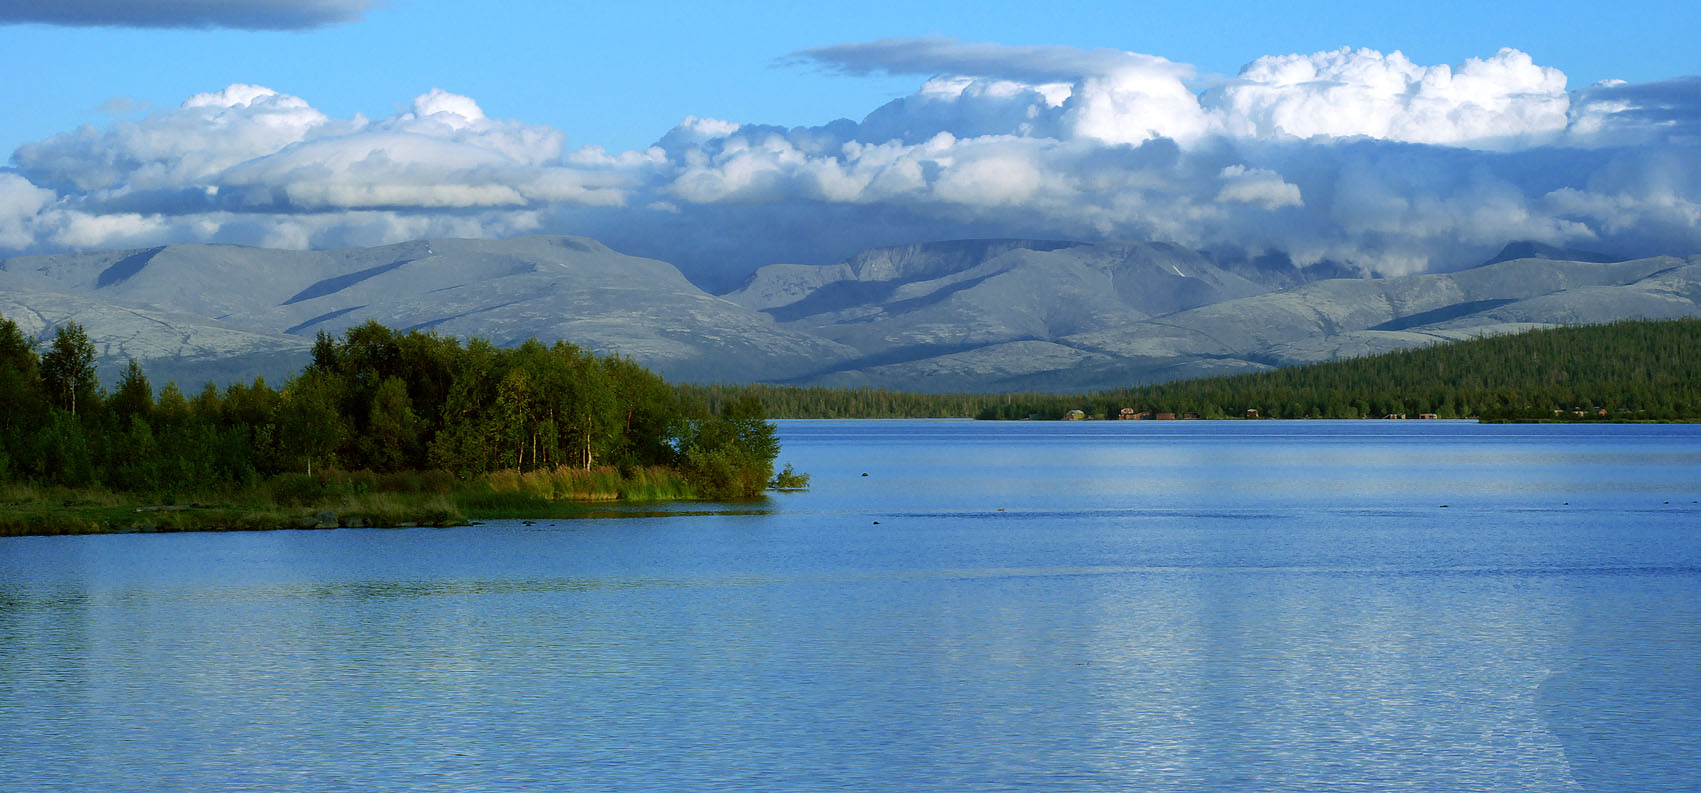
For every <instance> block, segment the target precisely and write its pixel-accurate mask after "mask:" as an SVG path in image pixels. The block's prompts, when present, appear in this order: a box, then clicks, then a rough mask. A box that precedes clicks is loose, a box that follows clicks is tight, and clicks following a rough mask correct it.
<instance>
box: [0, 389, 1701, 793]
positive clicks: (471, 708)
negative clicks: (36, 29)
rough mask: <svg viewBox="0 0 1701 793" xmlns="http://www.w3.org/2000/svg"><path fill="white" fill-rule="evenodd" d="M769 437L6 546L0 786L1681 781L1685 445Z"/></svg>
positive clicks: (1699, 653) (1146, 786) (902, 428)
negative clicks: (493, 507)
mask: <svg viewBox="0 0 1701 793" xmlns="http://www.w3.org/2000/svg"><path fill="white" fill-rule="evenodd" d="M780 432H781V438H782V440H783V442H784V446H785V451H784V453H783V454H782V455H781V458H780V459H781V461H782V462H785V461H790V462H793V463H795V464H796V466H797V468H798V469H799V470H802V471H807V472H809V473H810V474H812V475H813V486H812V488H811V490H810V491H808V492H804V493H787V494H779V495H776V496H774V497H772V498H770V499H769V500H767V501H766V502H764V503H761V504H756V505H736V506H731V507H726V508H714V509H708V510H705V509H703V508H702V505H688V506H686V507H675V508H673V509H675V510H678V511H679V514H671V515H663V516H650V517H624V518H598V519H584V520H573V521H539V522H536V523H535V524H534V525H526V524H525V523H520V522H499V523H490V524H486V525H480V526H472V527H465V528H455V529H404V530H354V529H345V530H330V531H280V532H255V533H250V532H235V533H215V534H147V535H112V536H95V537H26V538H8V539H0V789H4V790H6V791H106V790H111V791H133V790H144V789H145V790H158V791H224V790H290V791H368V790H409V791H439V790H440V791H464V790H498V791H505V790H584V791H597V790H611V791H612V790H618V791H718V790H773V791H826V790H835V791H839V790H842V791H983V790H984V791H991V790H1016V789H1022V790H1037V791H1112V790H1115V791H1302V790H1303V791H1335V790H1341V791H1360V790H1362V791H1386V790H1412V791H1440V790H1445V791H1469V790H1532V791H1679V790H1682V791H1692V790H1695V789H1697V787H1698V786H1701V738H1698V737H1697V736H1701V504H1698V503H1697V502H1698V501H1701V426H1671V425H1665V426H1659V425H1630V426H1625V425H1542V426H1528V425H1477V424H1473V423H1465V422H1450V421H1445V422H1444V421H1404V422H1401V421H1356V422H1346V421H1342V422H1330V421H1295V422H1277V421H1264V422H1244V421H1218V422H1196V421H1195V422H1086V423H1079V422H1008V423H988V422H966V421H860V422H858V421H842V422H839V421H819V422H818V421H800V422H780ZM864 474H866V476H864ZM717 510H720V511H717ZM705 512H707V513H709V514H703V513H705Z"/></svg>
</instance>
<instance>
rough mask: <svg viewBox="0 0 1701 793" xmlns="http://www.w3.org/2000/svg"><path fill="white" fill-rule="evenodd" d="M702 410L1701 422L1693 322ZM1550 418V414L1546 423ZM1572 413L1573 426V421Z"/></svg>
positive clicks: (814, 393)
mask: <svg viewBox="0 0 1701 793" xmlns="http://www.w3.org/2000/svg"><path fill="white" fill-rule="evenodd" d="M685 388H688V389H690V390H691V391H692V392H693V393H695V394H697V395H698V396H702V397H704V398H705V399H708V400H709V401H711V402H717V403H718V402H727V401H731V400H733V399H736V398H738V397H740V396H743V395H746V394H754V395H755V396H757V397H759V398H760V399H761V400H762V401H763V403H764V404H765V405H766V406H767V408H768V411H769V415H772V416H776V417H783V418H859V417H869V418H872V417H923V416H933V417H942V418H966V417H970V416H978V417H981V418H1027V417H1029V416H1031V415H1036V416H1038V417H1040V418H1061V417H1062V416H1063V415H1064V413H1065V412H1066V411H1069V410H1077V409H1078V410H1082V411H1084V412H1085V413H1086V414H1088V415H1089V416H1092V417H1098V418H1106V417H1114V416H1116V415H1117V413H1118V411H1120V410H1121V409H1122V408H1125V407H1126V408H1132V409H1134V410H1135V411H1138V412H1145V411H1150V412H1153V413H1174V414H1176V415H1183V414H1185V413H1186V412H1188V411H1192V412H1196V413H1198V414H1200V416H1201V417H1204V418H1239V417H1244V416H1246V415H1247V411H1248V410H1254V411H1257V415H1258V416H1260V417H1263V418H1308V417H1309V418H1361V417H1380V416H1385V415H1388V414H1402V413H1403V414H1405V415H1407V416H1408V417H1411V418H1416V417H1417V416H1418V415H1419V414H1424V413H1433V414H1436V415H1438V416H1439V417H1441V418H1464V417H1481V418H1484V419H1489V420H1494V419H1521V420H1551V419H1554V418H1556V417H1557V418H1560V419H1564V420H1577V419H1579V418H1583V419H1588V420H1599V419H1601V418H1603V417H1602V416H1601V415H1600V414H1599V412H1598V411H1599V410H1605V411H1606V415H1605V416H1604V418H1606V419H1610V420H1654V421H1671V420H1693V419H1701V319H1677V320H1657V321H1656V320H1637V321H1622V322H1613V323H1610V324H1606V325H1594V326H1579V327H1566V328H1554V329H1546V330H1533V331H1527V332H1524V333H1518V334H1514V335H1506V336H1494V337H1485V338H1479V339H1472V340H1468V341H1460V342H1452V343H1445V344H1437V345H1435V346H1432V347H1425V348H1420V349H1411V350H1399V351H1395V352H1390V353H1383V354H1380V355H1372V356H1368V357H1364V358H1357V359H1352V360H1344V361H1335V362H1330V363H1321V364H1312V365H1307V366H1298V367H1294V368H1289V369H1280V370H1274V371H1268V372H1258V373H1252V374H1242V375H1235V376H1227V377H1211V378H1205V379H1199V380H1188V381H1181V382H1174V383H1166V384H1161V385H1152V386H1143V387H1138V388H1126V389H1116V390H1111V391H1100V392H1095V393H1088V394H1075V395H1050V394H1035V393H1023V394H911V393H900V392H893V391H886V390H881V389H866V388H864V389H828V388H785V387H776V386H744V387H704V386H685ZM1556 411H1558V414H1557V416H1556V413H1555V412H1556ZM1578 412H1582V413H1584V414H1585V415H1584V416H1578V415H1577V413H1578Z"/></svg>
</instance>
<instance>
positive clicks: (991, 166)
mask: <svg viewBox="0 0 1701 793" xmlns="http://www.w3.org/2000/svg"><path fill="white" fill-rule="evenodd" d="M209 9H213V10H211V11H209ZM209 14H210V16H209ZM1697 34H1701V4H1698V3H1694V2H1693V1H1692V0H1690V1H1689V2H1675V1H1673V2H1661V1H1656V2H1648V3H1639V4H1636V5H1635V7H1634V8H1633V9H1622V10H1621V9H1620V8H1618V7H1608V6H1602V5H1601V4H1599V3H1582V2H1574V1H1572V0H1563V1H1561V2H1543V3H1529V2H1524V3H1475V2H1473V3H1463V2H1431V3H1428V4H1423V5H1417V4H1408V5H1394V4H1364V3H1358V4H1346V3H1340V4H1337V3H1323V2H1315V1H1313V0H1300V1H1297V2H1287V3H1239V2H1236V3H1229V2H1194V3H1187V4H1181V3H1171V4H1163V5H1159V4H1155V3H1150V2H1131V1H1130V0H1122V1H1121V2H1103V3H1066V4H1049V5H1045V6H1043V7H1042V6H1041V4H1035V3H1032V2H1024V3H1019V4H1018V3H1012V2H984V1H983V2H972V3H971V2H943V3H926V4H910V3H903V4H899V3H884V2H864V3H861V4H855V5H851V4H839V5H832V6H822V7H805V6H797V5H793V4H785V5H780V4H767V3H751V2H736V1H733V2H722V3H715V4H705V3H691V4H684V3H680V4H672V3H669V4H657V3H645V2H627V3H605V4H563V3H556V2H532V1H530V0H512V1H510V2H501V3H478V4H474V3H468V2H447V1H441V0H438V1H434V0H412V1H411V2H410V1H409V0H390V1H389V2H377V1H376V0H314V2H304V1H303V0H211V1H210V0H122V1H121V0H53V2H41V0H0V69H3V70H4V74H5V75H6V76H7V79H6V80H4V81H0V101H4V103H5V106H6V108H7V112H5V113H0V148H3V149H4V150H5V151H6V152H8V153H9V154H10V158H9V161H8V162H7V164H5V165H0V256H9V255H15V254H19V253H46V252H56V251H63V250H91V249H101V248H122V247H139V246H145V245H155V244H161V243H170V242H227V243H237V244H248V245H265V246H272V247H287V248H321V247H338V246H347V245H374V244H382V243H388V242H397V241H402V240H406V239H413V238H418V237H422V236H463V237H500V236H511V235H515V234H526V233H572V234H584V235H589V236H594V237H596V238H598V239H601V240H603V241H605V242H607V243H609V244H610V245H612V246H614V247H616V248H617V249H619V250H623V251H626V252H630V253H637V254H641V255H647V256H654V257H658V258H663V259H666V260H668V261H671V262H674V263H675V264H678V265H680V266H681V267H682V269H684V270H685V271H686V272H687V273H688V274H689V275H691V276H692V277H694V278H698V279H700V280H702V281H705V282H713V283H717V284H724V283H726V282H728V281H736V280H737V278H738V277H740V276H741V274H742V273H746V272H748V271H749V270H750V269H751V268H752V267H754V266H757V265H760V264H764V263H771V262H776V261H798V262H811V263H821V262H830V261H836V260H838V259H840V258H842V257H844V256H847V255H849V254H850V253H854V252H855V251H856V250H858V249H861V248H864V247H870V246H875V245H884V244H898V243H907V242H915V241H920V240H928V239H950V238H962V237H990V236H1025V237H1043V238H1048V239H1080V240H1088V241H1093V240H1116V239H1137V240H1159V241H1168V242H1175V243H1178V244H1183V245H1187V246H1191V247H1195V248H1202V249H1208V250H1212V251H1215V252H1218V253H1222V254H1223V255H1231V256H1234V255H1246V256H1255V255H1260V254H1263V253H1280V254H1284V255H1287V256H1289V257H1290V258H1292V259H1293V260H1294V261H1295V262H1298V263H1301V264H1306V263H1311V262H1318V261H1325V260H1327V261H1332V262H1336V263H1342V264H1346V265H1348V266H1352V267H1357V268H1359V269H1361V270H1364V271H1366V272H1378V273H1400V272H1412V271H1417V270H1424V269H1434V268H1450V267H1460V266H1466V265H1468V264H1471V263H1474V262H1480V261H1481V260H1482V259H1483V258H1484V257H1486V256H1489V255H1492V254H1493V252H1494V251H1496V250H1498V249H1499V247H1500V246H1502V245H1504V244H1505V243H1506V242H1508V241H1514V240H1536V241H1540V242H1545V243H1550V244H1555V245H1568V246H1573V247H1578V248H1585V249H1592V250H1603V251H1607V252H1613V253H1620V254H1623V255H1645V254H1650V253H1685V254H1687V253H1694V252H1697V251H1701V76H1697V75H1701V47H1697V46H1696V43H1695V42H1696V41H1697V38H1698V35H1697ZM1604 80H1612V81H1619V82H1614V83H1611V84H1606V85H1597V83H1598V82H1600V81H1604ZM836 119H848V121H844V122H835V120H836Z"/></svg>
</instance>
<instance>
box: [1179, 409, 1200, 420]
mask: <svg viewBox="0 0 1701 793" xmlns="http://www.w3.org/2000/svg"><path fill="white" fill-rule="evenodd" d="M1181 417H1182V418H1184V419H1196V418H1199V413H1198V411H1193V410H1189V411H1187V412H1186V413H1183V414H1181Z"/></svg>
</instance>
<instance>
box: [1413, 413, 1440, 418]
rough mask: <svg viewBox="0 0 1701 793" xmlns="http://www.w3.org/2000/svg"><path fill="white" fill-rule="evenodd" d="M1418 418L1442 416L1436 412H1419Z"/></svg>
mask: <svg viewBox="0 0 1701 793" xmlns="http://www.w3.org/2000/svg"><path fill="white" fill-rule="evenodd" d="M1418 418H1420V419H1438V418H1441V417H1440V416H1438V415H1436V414H1434V413H1419V414H1418Z"/></svg>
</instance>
